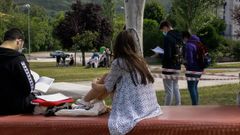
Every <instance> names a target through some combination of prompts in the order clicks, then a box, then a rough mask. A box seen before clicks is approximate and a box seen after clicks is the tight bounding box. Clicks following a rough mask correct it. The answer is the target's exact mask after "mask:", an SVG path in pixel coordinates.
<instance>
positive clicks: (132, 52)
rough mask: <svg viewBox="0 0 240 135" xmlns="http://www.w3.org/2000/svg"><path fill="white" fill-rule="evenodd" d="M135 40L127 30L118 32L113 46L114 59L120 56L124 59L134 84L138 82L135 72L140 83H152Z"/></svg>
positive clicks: (152, 80)
mask: <svg viewBox="0 0 240 135" xmlns="http://www.w3.org/2000/svg"><path fill="white" fill-rule="evenodd" d="M136 46H137V44H136V41H135V40H134V36H133V34H132V33H131V32H130V31H129V30H124V31H122V32H120V33H119V34H118V36H117V38H116V43H115V46H114V48H113V52H114V59H117V58H122V59H124V60H125V62H126V65H127V68H128V70H129V72H130V74H131V79H132V81H133V83H134V85H137V84H139V82H138V79H137V72H138V73H139V74H140V76H141V84H145V85H146V84H147V83H148V82H151V83H153V82H154V78H153V77H152V75H151V73H150V71H149V70H148V68H147V64H146V62H145V60H144V59H143V57H141V56H139V54H138V49H137V47H136Z"/></svg>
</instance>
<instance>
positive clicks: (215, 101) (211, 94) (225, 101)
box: [106, 84, 240, 105]
mask: <svg viewBox="0 0 240 135" xmlns="http://www.w3.org/2000/svg"><path fill="white" fill-rule="evenodd" d="M239 91H240V85H239V84H229V85H221V86H213V87H205V88H200V89H199V104H200V105H236V96H237V92H239ZM164 95H165V93H164V91H158V92H157V98H158V102H159V104H160V105H163V104H164ZM181 99H182V105H191V99H190V96H189V92H188V90H186V89H183V90H181ZM106 103H107V104H108V105H110V104H111V100H110V99H109V98H108V99H107V100H106Z"/></svg>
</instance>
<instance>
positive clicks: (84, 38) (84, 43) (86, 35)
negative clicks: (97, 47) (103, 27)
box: [72, 31, 99, 66]
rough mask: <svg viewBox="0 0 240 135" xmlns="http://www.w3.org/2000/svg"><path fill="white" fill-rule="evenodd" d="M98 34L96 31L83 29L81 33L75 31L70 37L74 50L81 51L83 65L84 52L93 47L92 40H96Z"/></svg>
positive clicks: (83, 63)
mask: <svg viewBox="0 0 240 135" xmlns="http://www.w3.org/2000/svg"><path fill="white" fill-rule="evenodd" d="M98 36H99V34H98V33H97V32H91V31H84V32H83V33H82V34H81V35H80V34H79V33H77V35H76V36H74V37H73V38H72V40H73V43H74V48H75V50H77V49H80V50H81V52H82V60H83V61H82V65H83V66H85V52H86V51H89V50H90V49H92V48H93V42H94V41H96V39H97V37H98Z"/></svg>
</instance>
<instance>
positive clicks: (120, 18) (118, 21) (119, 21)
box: [113, 14, 125, 40]
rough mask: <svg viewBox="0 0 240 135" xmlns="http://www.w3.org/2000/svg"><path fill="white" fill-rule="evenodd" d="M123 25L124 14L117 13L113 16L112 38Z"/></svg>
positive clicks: (114, 37)
mask: <svg viewBox="0 0 240 135" xmlns="http://www.w3.org/2000/svg"><path fill="white" fill-rule="evenodd" d="M124 25H125V21H124V15H120V14H119V15H117V16H115V17H114V27H113V40H115V39H116V37H117V35H118V34H119V33H120V32H121V31H122V30H123V27H124Z"/></svg>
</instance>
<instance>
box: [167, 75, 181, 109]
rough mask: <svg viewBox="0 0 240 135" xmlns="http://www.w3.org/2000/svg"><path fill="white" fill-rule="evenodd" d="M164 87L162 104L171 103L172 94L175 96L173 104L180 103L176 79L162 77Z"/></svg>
mask: <svg viewBox="0 0 240 135" xmlns="http://www.w3.org/2000/svg"><path fill="white" fill-rule="evenodd" d="M163 85H164V89H165V103H164V105H167V106H168V105H172V100H173V95H174V97H175V101H176V102H175V105H181V95H180V91H179V87H178V80H170V79H163Z"/></svg>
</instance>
